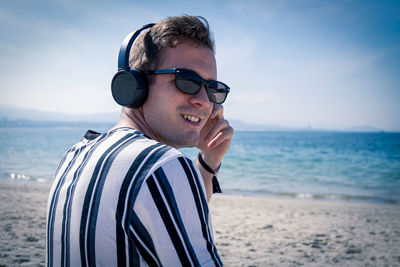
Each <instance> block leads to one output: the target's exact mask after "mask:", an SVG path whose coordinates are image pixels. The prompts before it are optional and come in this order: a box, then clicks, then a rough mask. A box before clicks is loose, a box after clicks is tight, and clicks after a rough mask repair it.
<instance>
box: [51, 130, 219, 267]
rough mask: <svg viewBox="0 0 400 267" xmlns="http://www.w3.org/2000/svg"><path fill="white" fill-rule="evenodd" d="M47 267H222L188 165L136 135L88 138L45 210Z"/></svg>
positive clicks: (70, 155) (66, 165) (201, 190)
mask: <svg viewBox="0 0 400 267" xmlns="http://www.w3.org/2000/svg"><path fill="white" fill-rule="evenodd" d="M46 242H47V246H46V249H47V265H48V266H95V265H98V266H147V265H149V266H179V265H182V266H203V265H204V266H220V265H222V262H221V259H220V258H219V256H218V253H217V249H216V247H215V245H214V241H213V233H212V228H211V221H210V216H209V211H208V205H207V201H206V194H205V187H204V184H203V180H202V178H201V175H200V172H199V171H198V169H197V167H196V166H195V165H194V164H193V162H192V161H191V160H190V159H188V158H186V157H185V156H184V155H183V154H182V153H181V152H179V151H178V150H177V149H174V148H171V147H169V146H166V145H163V144H161V143H159V142H156V141H154V140H152V139H149V138H147V137H146V136H144V135H143V134H142V133H140V132H139V131H136V130H133V129H129V128H118V129H115V130H112V131H109V132H107V133H105V134H99V133H95V132H93V131H88V132H87V133H86V135H85V136H84V137H83V138H82V140H81V141H80V142H79V143H77V144H76V145H75V146H73V147H72V148H71V149H70V150H69V151H68V152H67V153H66V154H65V156H64V157H63V159H62V160H61V162H60V164H59V167H58V169H57V171H56V174H55V177H54V180H53V184H52V187H51V190H50V195H49V200H48V205H47V240H46Z"/></svg>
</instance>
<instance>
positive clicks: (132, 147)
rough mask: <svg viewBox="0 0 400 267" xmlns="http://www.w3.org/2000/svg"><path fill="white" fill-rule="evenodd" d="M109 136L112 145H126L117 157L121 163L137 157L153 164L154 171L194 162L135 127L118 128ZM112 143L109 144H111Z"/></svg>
mask: <svg viewBox="0 0 400 267" xmlns="http://www.w3.org/2000/svg"><path fill="white" fill-rule="evenodd" d="M112 135H113V136H112ZM126 136H129V137H126ZM108 138H110V139H112V142H111V143H112V146H116V143H120V145H121V146H124V147H123V148H122V149H121V151H120V153H119V156H118V157H117V158H116V159H115V160H117V161H119V162H120V163H122V162H126V163H127V164H129V162H131V161H132V160H133V159H136V160H138V161H142V162H143V164H146V165H148V166H151V167H150V170H149V171H150V172H154V171H155V170H156V169H158V168H160V167H170V166H171V165H176V166H179V164H181V162H182V161H185V162H187V164H192V162H191V160H190V159H189V158H188V157H187V156H186V155H185V154H184V153H182V152H181V151H180V150H178V149H176V148H174V147H171V146H168V145H165V144H163V143H160V142H158V141H156V140H154V139H151V138H149V137H147V136H146V135H144V134H143V133H141V132H139V131H137V130H134V129H129V128H123V129H117V130H115V131H114V132H112V133H111V134H109V137H108ZM121 140H124V141H121ZM106 142H108V141H106ZM111 143H109V144H108V145H107V146H110V145H111Z"/></svg>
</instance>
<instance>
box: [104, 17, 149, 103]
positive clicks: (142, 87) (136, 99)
mask: <svg viewBox="0 0 400 267" xmlns="http://www.w3.org/2000/svg"><path fill="white" fill-rule="evenodd" d="M153 25H155V23H150V24H147V25H144V26H143V27H142V28H140V29H139V30H137V31H136V32H131V33H130V34H128V36H126V37H125V39H124V42H123V43H122V45H121V48H120V49H119V54H118V72H117V73H116V74H115V75H114V77H113V79H112V81H111V92H112V96H113V98H114V100H115V101H116V102H117V103H118V104H120V105H121V106H126V107H131V108H137V107H139V106H141V105H142V104H143V103H144V101H145V100H146V97H147V92H148V88H147V80H146V77H144V75H143V74H142V73H141V72H140V71H138V70H135V69H131V68H130V67H129V53H130V51H131V47H132V45H133V43H134V41H135V39H136V38H137V37H138V36H139V34H140V33H141V32H142V31H143V30H145V29H148V28H151V27H153Z"/></svg>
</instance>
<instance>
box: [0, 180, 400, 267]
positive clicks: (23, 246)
mask: <svg viewBox="0 0 400 267" xmlns="http://www.w3.org/2000/svg"><path fill="white" fill-rule="evenodd" d="M48 190H49V185H47V184H34V183H17V182H5V181H3V182H0V205H1V206H0V207H1V209H0V213H1V216H0V266H20V265H26V266H43V265H44V264H45V228H46V204H47V194H48ZM210 210H211V214H212V220H213V226H214V232H215V241H216V245H217V248H218V250H219V253H220V255H221V257H222V260H223V262H224V264H225V266H300V265H304V266H400V206H392V205H379V204H364V203H343V202H320V201H306V200H290V199H271V198H255V197H238V196H228V195H215V196H214V197H213V199H212V201H211V203H210Z"/></svg>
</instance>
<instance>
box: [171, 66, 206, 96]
mask: <svg viewBox="0 0 400 267" xmlns="http://www.w3.org/2000/svg"><path fill="white" fill-rule="evenodd" d="M175 82H176V87H177V88H178V89H179V90H180V91H181V92H183V93H185V94H189V95H195V94H197V93H198V92H199V90H200V87H201V79H200V78H199V77H198V76H197V75H196V73H193V72H189V71H188V72H178V73H176V79H175Z"/></svg>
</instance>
